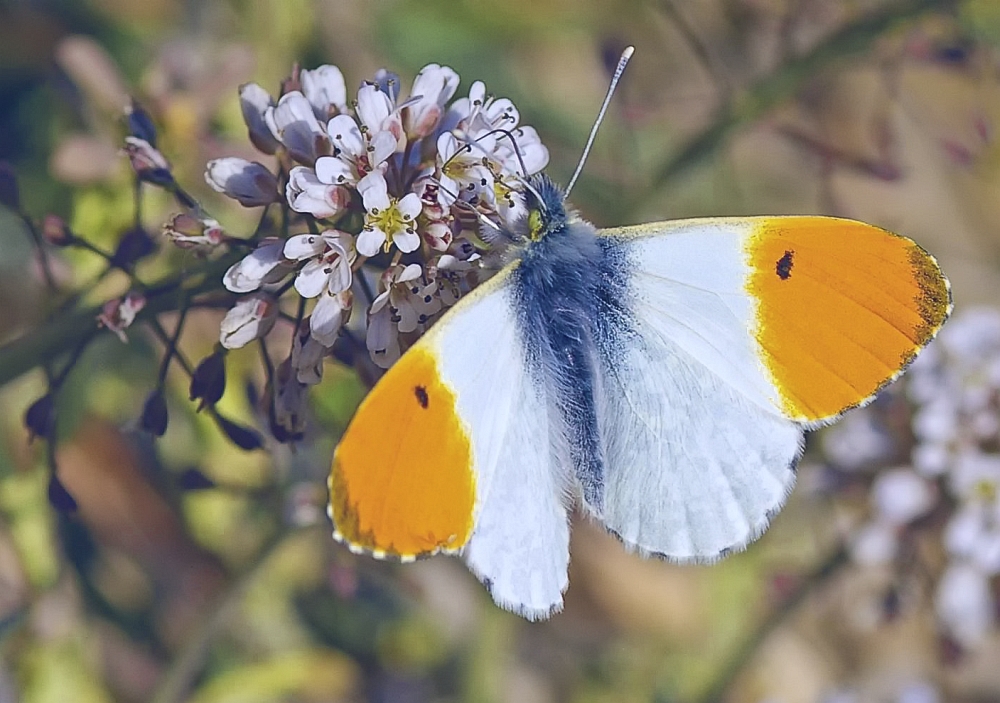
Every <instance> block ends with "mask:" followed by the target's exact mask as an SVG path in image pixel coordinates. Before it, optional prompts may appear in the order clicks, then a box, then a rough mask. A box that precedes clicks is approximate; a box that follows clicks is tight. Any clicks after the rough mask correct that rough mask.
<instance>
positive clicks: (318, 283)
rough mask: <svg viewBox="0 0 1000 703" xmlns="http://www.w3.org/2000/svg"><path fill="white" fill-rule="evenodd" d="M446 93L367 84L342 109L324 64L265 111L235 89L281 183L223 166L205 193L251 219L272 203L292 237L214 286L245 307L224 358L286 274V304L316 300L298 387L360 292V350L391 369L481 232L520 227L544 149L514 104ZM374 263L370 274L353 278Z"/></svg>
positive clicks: (425, 77) (392, 83)
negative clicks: (486, 227) (220, 196)
mask: <svg viewBox="0 0 1000 703" xmlns="http://www.w3.org/2000/svg"><path fill="white" fill-rule="evenodd" d="M458 84H459V78H458V74H457V73H455V71H453V70H452V69H450V68H448V67H446V66H439V65H437V64H430V65H428V66H425V67H424V68H423V69H422V70H421V71H420V72H419V73H418V74H417V76H416V78H415V79H414V81H413V85H412V88H411V90H410V94H409V97H404V96H403V95H402V94H401V93H400V89H399V86H400V80H399V78H398V76H395V75H394V74H390V73H388V72H386V71H379V72H378V74H376V76H375V79H374V80H372V81H366V82H364V83H363V84H362V85H361V87H360V88H359V89H358V91H357V93H356V96H355V97H354V99H353V100H351V101H350V102H348V94H347V89H346V85H345V82H344V77H343V75H342V74H341V72H340V70H339V69H338V68H336V67H335V66H320V67H319V68H317V69H315V70H311V71H310V70H303V71H300V72H299V73H298V75H297V76H293V77H292V79H291V81H289V82H288V83H287V84H286V92H285V93H284V94H283V95H282V96H281V97H280V98H279V99H278V100H277V101H275V100H274V99H273V98H272V97H271V95H270V94H268V92H267V91H266V90H264V89H263V88H262V87H260V86H259V85H256V84H253V83H251V84H247V85H244V86H243V87H242V88H241V89H240V101H241V105H242V110H243V117H244V120H245V122H246V125H247V129H248V131H249V136H250V140H251V141H252V142H253V144H254V146H255V147H256V148H257V149H258V150H260V151H261V152H263V153H264V154H266V155H268V156H274V157H276V159H275V160H276V161H277V164H278V169H277V173H274V172H272V170H271V169H269V168H268V167H267V166H265V165H264V164H262V163H259V162H251V161H246V160H244V159H238V158H223V159H217V160H215V161H212V162H210V163H209V164H208V167H207V169H206V173H205V177H206V180H207V181H208V182H209V184H211V185H212V187H213V188H215V189H216V190H218V191H220V192H222V193H225V194H226V195H228V196H229V197H231V198H234V199H236V200H237V201H239V202H240V203H241V204H242V205H245V206H247V207H255V206H262V205H270V204H273V203H280V204H281V205H282V207H285V208H287V209H288V210H289V211H290V212H291V214H292V216H293V224H292V227H300V228H301V229H300V231H299V232H294V231H286V232H285V234H284V236H282V237H280V238H268V239H264V240H261V241H259V242H258V243H257V245H256V247H255V248H254V250H253V251H252V252H251V253H250V254H249V255H247V256H246V257H245V258H243V259H242V260H241V261H239V262H237V263H236V264H235V265H234V266H232V268H230V269H229V271H228V272H227V273H226V275H225V277H224V283H225V286H226V288H228V289H229V290H230V291H232V292H234V293H246V294H253V296H254V297H253V298H252V299H251V300H252V302H244V303H241V304H237V306H236V307H234V308H233V309H232V310H231V311H230V313H229V315H227V317H226V321H225V322H224V323H223V325H222V336H221V341H222V344H223V345H224V346H226V347H229V348H234V347H239V346H242V345H244V344H246V343H247V342H248V341H250V340H252V339H255V338H256V337H259V336H262V335H263V334H266V332H267V331H268V330H270V328H271V325H272V324H273V320H274V317H273V316H274V315H276V314H277V308H278V306H277V303H276V301H275V300H274V299H273V296H274V293H275V292H283V291H284V290H286V289H287V284H285V286H284V287H282V286H283V283H284V282H285V281H286V280H287V279H288V277H289V276H291V275H293V274H294V277H295V278H294V284H293V285H294V287H295V290H296V291H297V292H298V294H299V295H301V296H302V297H303V298H307V299H311V300H315V301H316V302H315V304H314V305H313V307H312V309H311V311H310V314H309V315H308V318H307V319H306V320H305V322H304V328H305V329H307V330H308V334H307V335H305V337H304V338H302V335H301V334H300V339H299V340H298V342H297V344H298V345H299V347H300V353H299V354H298V355H294V356H296V357H297V358H296V364H293V366H295V368H294V372H295V376H296V378H297V379H298V381H299V382H301V383H309V382H315V381H317V380H318V375H317V373H316V360H317V359H319V360H322V358H323V356H324V355H325V354H326V352H327V351H328V350H329V349H330V347H332V345H333V344H334V342H335V341H336V339H337V337H338V334H339V333H340V330H341V328H342V327H343V326H344V325H345V324H346V323H347V321H348V320H349V318H350V314H351V311H352V307H353V304H354V300H355V295H354V293H356V292H359V291H362V292H363V291H364V290H366V289H367V288H366V286H365V285H364V284H366V283H367V282H368V281H369V280H372V281H375V282H377V286H378V288H377V291H376V292H375V294H374V296H375V297H374V299H372V300H367V301H366V304H367V307H368V310H367V312H368V325H367V331H366V344H367V348H368V350H369V353H370V355H371V358H372V359H373V360H374V362H375V363H376V364H378V365H379V366H381V367H383V368H387V367H388V366H389V365H390V364H392V362H393V361H395V360H396V359H397V358H398V357H399V355H400V353H401V351H402V348H404V347H405V344H406V343H407V342H410V341H412V339H413V337H415V335H416V333H419V332H420V331H422V330H423V329H424V327H425V326H426V325H427V324H428V323H429V322H430V321H431V318H432V317H433V316H434V315H435V314H437V313H439V312H440V311H441V310H442V309H443V307H446V306H449V305H452V304H454V303H455V302H456V301H457V300H458V298H459V297H460V296H461V295H462V294H463V293H464V292H466V291H467V290H468V289H469V288H470V287H471V286H472V285H474V284H475V282H476V280H477V279H476V275H477V274H476V272H477V270H478V267H479V255H478V253H477V251H476V248H475V246H474V245H473V244H472V242H473V241H475V240H476V235H477V234H478V231H479V227H480V222H481V220H483V219H484V218H485V219H489V220H491V221H493V222H494V223H496V224H505V223H506V224H512V223H513V221H514V220H515V219H516V218H518V217H520V216H522V214H523V209H524V206H523V198H522V196H521V190H522V183H523V180H524V179H525V178H526V177H527V176H528V175H531V174H534V173H537V172H538V171H540V170H541V169H542V168H544V167H545V165H546V163H547V162H548V151H547V150H546V149H545V147H544V146H543V145H542V144H541V142H540V140H539V138H538V134H537V133H536V132H535V130H534V129H532V128H531V127H525V126H520V125H519V122H520V116H519V114H518V111H517V109H516V108H515V107H514V105H513V103H511V101H510V100H507V99H497V98H493V97H491V96H489V95H487V93H486V88H485V86H484V85H483V83H481V82H477V83H474V84H473V85H472V87H471V88H470V90H469V94H468V97H463V98H459V99H457V100H454V101H452V98H453V97H454V95H455V93H456V91H457V88H458ZM282 200H283V201H284V203H282V202H281V201H282ZM294 213H299V215H298V216H295V215H294ZM381 255H385V258H380V259H378V262H379V263H380V266H379V268H377V269H374V270H371V267H372V264H373V263H374V262H372V263H371V264H369V265H368V269H369V271H370V274H371V275H370V276H366V275H365V271H362V270H361V269H362V266H363V265H365V263H366V261H367V260H368V259H370V258H372V257H380V256H381ZM359 278H363V280H362V281H361V285H360V287H355V286H354V283H355V281H356V280H357V279H359ZM400 335H403V337H402V338H401V337H400ZM319 368H321V366H320V367H319Z"/></svg>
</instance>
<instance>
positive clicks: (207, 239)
mask: <svg viewBox="0 0 1000 703" xmlns="http://www.w3.org/2000/svg"><path fill="white" fill-rule="evenodd" d="M163 235H164V236H165V237H167V238H168V239H170V241H172V242H173V243H174V244H175V245H176V246H177V247H179V248H181V249H190V250H192V251H193V252H194V253H195V254H198V255H204V254H207V253H209V252H211V251H212V250H213V249H215V248H216V247H217V246H219V245H220V244H222V243H223V242H225V241H226V235H225V233H224V232H223V231H222V225H220V224H219V223H218V221H216V220H213V219H211V218H206V219H199V218H197V217H195V216H193V215H189V214H187V213H181V214H179V215H174V216H173V218H171V219H170V221H168V222H167V223H166V224H165V225H163Z"/></svg>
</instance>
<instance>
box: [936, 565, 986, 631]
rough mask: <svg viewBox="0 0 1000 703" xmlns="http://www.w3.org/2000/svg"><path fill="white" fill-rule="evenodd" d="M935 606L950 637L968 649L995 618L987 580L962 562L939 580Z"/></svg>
mask: <svg viewBox="0 0 1000 703" xmlns="http://www.w3.org/2000/svg"><path fill="white" fill-rule="evenodd" d="M934 605H935V611H936V612H937V615H938V618H940V620H941V622H942V623H943V624H944V625H945V627H946V628H947V629H948V631H949V633H950V634H951V635H952V636H953V637H954V638H955V639H956V640H957V641H958V642H960V643H961V644H963V645H965V646H968V647H971V646H975V645H977V644H979V643H980V642H981V641H982V640H983V639H984V638H985V637H986V635H987V633H988V632H989V631H990V630H991V629H992V627H993V624H994V621H995V618H996V612H995V607H994V601H993V594H992V592H991V590H990V583H989V578H988V577H987V576H986V575H985V574H983V573H982V572H981V571H979V570H978V569H976V568H975V567H974V566H972V565H970V564H964V563H961V562H953V563H952V564H951V565H950V566H949V567H948V569H947V570H946V571H945V572H944V574H943V575H942V576H941V580H940V581H939V582H938V587H937V594H936V596H935V600H934Z"/></svg>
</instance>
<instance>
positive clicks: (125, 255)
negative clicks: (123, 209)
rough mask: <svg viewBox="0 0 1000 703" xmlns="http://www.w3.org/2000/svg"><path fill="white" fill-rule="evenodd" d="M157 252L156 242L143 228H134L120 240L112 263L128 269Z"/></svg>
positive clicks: (112, 257)
mask: <svg viewBox="0 0 1000 703" xmlns="http://www.w3.org/2000/svg"><path fill="white" fill-rule="evenodd" d="M154 251H156V242H154V241H153V238H152V237H150V236H149V233H148V232H147V231H146V230H145V229H143V228H142V227H133V228H131V229H129V230H127V231H126V232H125V234H123V235H122V237H121V239H119V240H118V246H117V247H116V248H115V253H114V254H113V255H112V256H111V261H112V263H114V264H115V265H116V266H119V267H121V268H127V267H129V266H131V265H132V264H134V263H136V262H137V261H139V260H141V259H144V258H146V257H147V256H149V255H150V254H152V253H153V252H154Z"/></svg>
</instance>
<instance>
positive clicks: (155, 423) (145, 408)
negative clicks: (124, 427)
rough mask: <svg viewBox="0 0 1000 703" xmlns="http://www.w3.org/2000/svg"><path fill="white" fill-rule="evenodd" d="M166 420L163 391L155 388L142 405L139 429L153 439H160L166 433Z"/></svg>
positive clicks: (165, 400)
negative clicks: (153, 437)
mask: <svg viewBox="0 0 1000 703" xmlns="http://www.w3.org/2000/svg"><path fill="white" fill-rule="evenodd" d="M167 419H168V415H167V399H166V398H165V397H164V396H163V389H162V388H157V389H156V390H154V391H153V392H152V393H150V394H149V395H148V396H147V397H146V402H145V403H143V405H142V417H141V418H140V419H139V427H141V428H142V429H143V430H145V431H146V432H149V433H150V434H151V435H153V436H155V437H162V436H163V433H164V432H166V431H167Z"/></svg>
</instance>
